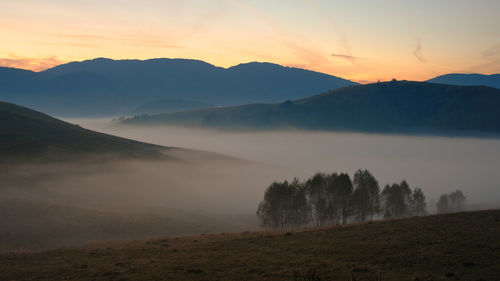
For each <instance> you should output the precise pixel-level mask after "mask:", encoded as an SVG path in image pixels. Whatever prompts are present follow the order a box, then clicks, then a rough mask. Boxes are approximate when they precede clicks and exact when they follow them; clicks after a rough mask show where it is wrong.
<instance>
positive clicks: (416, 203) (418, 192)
mask: <svg viewBox="0 0 500 281" xmlns="http://www.w3.org/2000/svg"><path fill="white" fill-rule="evenodd" d="M413 213H414V214H415V215H416V216H423V215H425V214H426V213H427V211H426V203H425V195H424V192H423V191H422V189H420V188H415V189H413Z"/></svg>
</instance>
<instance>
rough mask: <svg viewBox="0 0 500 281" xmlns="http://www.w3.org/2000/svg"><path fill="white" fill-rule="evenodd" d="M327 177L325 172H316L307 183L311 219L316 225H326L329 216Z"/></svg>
mask: <svg viewBox="0 0 500 281" xmlns="http://www.w3.org/2000/svg"><path fill="white" fill-rule="evenodd" d="M326 184H327V177H326V175H325V174H324V173H316V174H315V175H314V176H312V177H311V178H310V179H308V180H307V181H306V183H305V188H306V194H307V200H308V202H309V207H310V212H311V219H312V223H313V225H314V226H321V225H324V223H325V222H326V216H327V201H326V198H327V191H326Z"/></svg>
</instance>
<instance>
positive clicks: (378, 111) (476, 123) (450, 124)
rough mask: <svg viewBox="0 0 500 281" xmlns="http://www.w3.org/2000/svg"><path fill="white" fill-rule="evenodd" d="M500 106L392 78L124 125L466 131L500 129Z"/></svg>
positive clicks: (486, 91) (488, 95) (487, 92)
mask: <svg viewBox="0 0 500 281" xmlns="http://www.w3.org/2000/svg"><path fill="white" fill-rule="evenodd" d="M498 108H500V90H498V89H494V88H490V87H484V86H453V85H444V84H434V83H425V82H411V81H393V82H384V83H374V84H368V85H359V86H348V87H344V88H341V89H337V90H333V91H329V92H326V93H323V94H320V95H315V96H312V97H309V98H305V99H299V100H294V101H291V100H288V101H285V102H282V103H273V104H249V105H242V106H232V107H222V108H210V109H202V110H195V111H185V112H176V113H168V114H156V115H149V116H137V117H134V118H130V119H127V120H125V121H124V123H125V124H173V125H182V126H199V127H212V128H222V129H277V128H299V129H306V130H329V131H359V132H384V133H386V132H388V133H411V134H413V133H416V134H419V133H425V134H427V133H431V134H458V135H462V134H475V133H478V132H482V133H499V132H500V111H498Z"/></svg>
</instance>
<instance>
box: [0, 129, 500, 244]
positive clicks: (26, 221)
mask: <svg viewBox="0 0 500 281" xmlns="http://www.w3.org/2000/svg"><path fill="white" fill-rule="evenodd" d="M67 121H69V122H71V123H75V124H79V125H81V126H82V127H85V128H88V129H91V130H96V131H99V132H104V133H109V134H113V135H118V136H122V137H127V138H131V139H136V140H140V141H145V142H150V143H154V144H159V145H164V146H168V147H182V148H186V149H178V148H170V149H167V150H166V152H165V153H166V154H168V156H170V158H169V159H170V160H168V161H138V160H134V161H132V160H115V161H107V162H102V161H97V162H94V163H93V162H92V161H90V162H89V161H87V162H81V161H78V160H77V159H75V161H70V162H67V163H63V164H61V163H56V164H54V163H53V164H43V165H40V164H26V165H22V166H11V165H9V166H8V167H2V169H0V180H1V183H2V185H1V186H0V193H1V194H0V195H1V196H0V226H1V228H0V251H4V250H23V249H28V250H31V249H34V250H38V249H47V248H54V247H60V246H66V245H74V244H81V243H86V242H91V241H103V240H117V239H139V238H147V237H158V236H164V235H184V234H199V233H214V232H227V231H242V230H252V229H258V228H259V223H258V220H257V218H256V216H255V212H256V210H257V206H258V204H259V202H260V201H261V200H262V198H263V195H264V191H265V189H266V188H267V186H268V185H269V184H270V183H271V182H272V181H283V180H285V179H288V180H291V179H293V178H294V177H298V178H301V179H305V178H308V177H310V176H311V175H312V174H314V173H315V172H318V171H323V172H334V171H337V172H347V173H349V174H350V175H351V176H352V175H353V173H354V172H355V171H356V170H357V169H359V168H362V169H368V170H370V172H372V173H373V175H374V176H375V177H376V178H377V179H378V180H379V184H380V185H381V188H383V185H385V184H388V183H393V182H400V181H401V180H403V179H406V180H407V181H408V183H409V184H410V186H411V187H421V188H422V189H423V191H424V192H425V194H426V196H427V199H428V202H431V200H432V199H437V198H438V196H439V195H440V194H443V193H449V192H451V191H454V190H456V189H462V190H463V192H464V194H465V195H466V196H467V201H468V203H469V204H470V205H476V206H478V205H480V206H499V205H500V204H499V200H498V198H500V188H499V186H500V174H499V173H498V171H497V170H498V167H500V140H498V139H473V138H445V137H415V136H396V135H376V134H353V133H328V132H305V131H296V130H289V131H273V132H271V131H269V132H227V131H215V130H204V129H187V128H176V127H165V126H157V127H136V126H123V125H117V124H115V123H112V122H111V121H110V120H105V119H91V120H84V119H78V120H74V119H73V120H67ZM190 149H194V150H190ZM204 151H205V152H204ZM429 209H430V210H432V206H429Z"/></svg>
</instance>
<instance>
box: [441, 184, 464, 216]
mask: <svg viewBox="0 0 500 281" xmlns="http://www.w3.org/2000/svg"><path fill="white" fill-rule="evenodd" d="M436 207H437V212H438V213H439V214H444V213H453V212H460V211H463V210H465V196H464V194H463V193H462V191H461V190H457V191H454V192H451V193H449V194H443V195H441V196H440V197H439V200H438V202H437V204H436Z"/></svg>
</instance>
